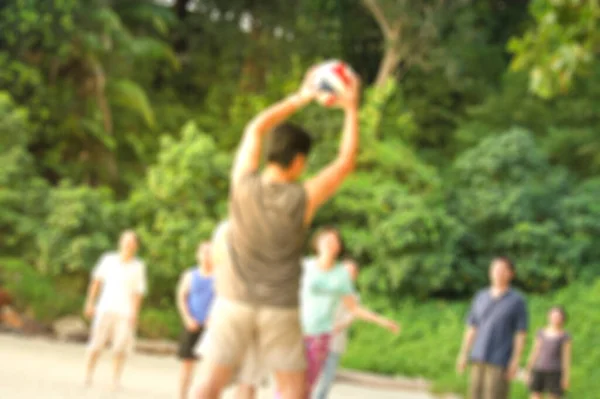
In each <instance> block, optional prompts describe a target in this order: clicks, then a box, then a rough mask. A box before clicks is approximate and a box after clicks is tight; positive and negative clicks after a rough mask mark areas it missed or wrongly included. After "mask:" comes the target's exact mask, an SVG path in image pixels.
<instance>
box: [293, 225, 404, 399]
mask: <svg viewBox="0 0 600 399" xmlns="http://www.w3.org/2000/svg"><path fill="white" fill-rule="evenodd" d="M313 246H314V249H315V251H316V256H314V257H312V258H307V259H305V260H304V262H303V267H304V274H303V277H302V281H301V288H300V314H301V323H302V330H303V334H304V346H305V349H306V360H307V362H308V367H307V376H306V379H307V392H308V395H309V397H310V395H312V391H313V387H314V385H315V384H316V382H317V379H318V378H319V375H320V373H321V370H322V368H323V364H324V363H325V360H326V359H327V356H328V354H329V346H330V340H331V334H332V333H333V327H334V320H335V313H336V311H337V309H338V307H339V306H340V304H343V306H345V307H346V308H347V309H348V311H349V312H351V313H352V314H353V316H354V317H356V318H359V319H362V320H365V321H368V322H371V323H374V324H377V325H379V326H381V327H383V328H386V329H388V330H390V331H392V332H394V333H398V331H399V329H400V327H399V326H398V324H397V323H396V322H394V321H392V320H389V319H386V318H385V317H382V316H380V315H378V314H376V313H374V312H372V311H370V310H368V309H366V308H365V307H362V306H360V305H359V303H358V300H357V297H356V295H355V288H354V283H353V280H352V276H351V273H350V271H349V269H348V268H347V267H345V266H344V265H343V264H342V263H341V262H340V261H339V260H338V259H339V258H340V256H342V255H343V252H344V243H343V241H342V237H341V235H340V233H339V231H338V230H337V229H335V228H333V227H324V228H322V229H320V230H319V231H317V233H316V234H315V236H314V238H313Z"/></svg>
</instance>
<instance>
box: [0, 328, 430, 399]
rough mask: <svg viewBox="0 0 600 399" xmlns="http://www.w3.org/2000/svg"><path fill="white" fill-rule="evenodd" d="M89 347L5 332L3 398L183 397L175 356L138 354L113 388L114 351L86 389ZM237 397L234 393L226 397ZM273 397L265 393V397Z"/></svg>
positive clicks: (362, 394) (353, 392) (412, 396)
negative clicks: (118, 388)
mask: <svg viewBox="0 0 600 399" xmlns="http://www.w3.org/2000/svg"><path fill="white" fill-rule="evenodd" d="M84 350H85V348H84V346H82V345H75V344H65V343H58V342H54V341H48V340H44V339H31V338H22V337H18V336H14V335H5V334H0V362H1V367H0V398H1V399H13V398H14V399H17V398H18V399H30V398H45V399H63V398H69V399H105V398H106V399H125V398H132V399H137V398H139V399H142V398H144V399H150V398H177V381H178V370H179V369H178V366H179V365H178V363H177V361H176V359H174V358H171V357H157V356H148V355H143V354H135V355H134V356H132V357H131V359H130V360H129V362H128V364H127V365H126V368H125V373H124V376H123V388H122V390H121V391H120V392H117V393H114V392H111V390H110V380H111V371H112V370H111V367H112V364H111V362H110V357H109V353H108V352H107V353H106V354H105V355H104V357H102V358H101V359H100V361H99V364H98V369H97V371H96V376H95V381H94V385H93V386H92V387H90V388H85V387H83V384H82V381H83V369H82V366H83V358H84ZM330 397H331V398H333V399H362V398H380V399H392V398H394V399H431V398H432V397H431V396H429V395H427V394H423V393H402V392H397V391H395V392H393V391H384V390H377V389H371V388H365V387H360V386H354V385H348V384H336V386H335V387H334V389H333V392H332V395H331V396H330ZM225 398H231V392H229V393H228V394H227V395H225ZM267 398H269V399H270V398H273V395H272V392H270V391H269V390H268V389H265V390H263V391H262V392H261V394H260V399H267Z"/></svg>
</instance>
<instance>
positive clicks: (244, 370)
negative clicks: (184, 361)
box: [194, 331, 269, 386]
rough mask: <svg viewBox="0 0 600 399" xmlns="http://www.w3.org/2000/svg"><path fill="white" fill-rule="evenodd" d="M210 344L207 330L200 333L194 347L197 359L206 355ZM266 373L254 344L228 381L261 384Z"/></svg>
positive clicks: (265, 380) (231, 382)
mask: <svg viewBox="0 0 600 399" xmlns="http://www.w3.org/2000/svg"><path fill="white" fill-rule="evenodd" d="M208 345H210V338H209V335H208V331H207V332H206V333H204V334H203V335H202V338H201V339H200V340H199V341H198V343H197V344H196V347H195V348H194V355H196V356H197V357H198V358H199V359H202V358H204V357H205V356H206V348H208ZM268 376H269V375H268V373H267V370H265V367H264V365H263V364H262V363H261V362H260V361H259V359H258V349H257V348H256V345H252V346H250V347H249V348H248V349H247V350H246V353H245V354H244V359H243V360H242V363H241V365H240V366H239V367H238V368H237V370H236V372H235V375H234V377H233V378H232V380H231V381H230V385H232V384H247V385H254V386H261V385H264V384H265V383H267V382H268Z"/></svg>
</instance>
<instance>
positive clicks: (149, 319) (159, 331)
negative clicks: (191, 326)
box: [139, 308, 182, 340]
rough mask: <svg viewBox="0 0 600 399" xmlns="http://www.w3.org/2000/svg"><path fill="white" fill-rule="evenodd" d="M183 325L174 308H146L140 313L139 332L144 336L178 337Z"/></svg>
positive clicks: (158, 337) (152, 337)
mask: <svg viewBox="0 0 600 399" xmlns="http://www.w3.org/2000/svg"><path fill="white" fill-rule="evenodd" d="M181 326H182V324H181V319H180V317H179V314H178V313H177V311H176V310H175V309H173V308H170V309H164V310H163V309H157V308H144V309H142V312H141V314H140V320H139V333H140V335H141V336H142V337H144V338H149V339H171V340H173V339H177V337H178V336H179V334H180V333H181V329H182V327H181Z"/></svg>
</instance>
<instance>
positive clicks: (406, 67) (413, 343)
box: [0, 0, 600, 398]
mask: <svg viewBox="0 0 600 399" xmlns="http://www.w3.org/2000/svg"><path fill="white" fill-rule="evenodd" d="M599 19H600V11H599V7H598V4H597V2H596V1H594V0H589V1H585V0H563V1H553V0H530V1H519V2H510V1H503V0H486V1H470V0H457V1H444V0H424V1H418V2H416V1H406V0H298V1H295V2H290V1H284V0H270V1H260V2H259V1H252V0H221V1H218V2H217V1H210V0H173V1H168V0H163V1H151V0H120V1H109V0H89V1H85V2H84V1H77V0H56V1H53V2H49V1H46V0H32V1H24V0H10V1H5V2H2V4H0V165H1V168H0V251H1V256H2V258H1V259H0V268H1V269H0V272H1V276H0V277H1V278H2V280H3V282H4V284H5V285H6V287H7V288H8V289H9V291H10V292H11V293H12V294H13V295H14V296H15V298H16V301H17V306H19V307H20V308H22V309H24V310H27V312H29V314H31V315H33V316H34V317H36V318H37V319H39V320H41V321H45V322H50V321H52V320H54V319H55V318H57V317H60V316H62V315H65V314H70V313H73V312H79V310H80V309H81V307H80V306H81V302H82V298H83V295H84V292H85V287H86V284H87V279H88V276H89V271H90V270H91V268H92V267H93V266H94V264H95V262H96V261H97V259H98V257H99V256H100V254H101V253H102V252H103V251H106V250H109V249H111V248H113V247H114V245H115V242H116V240H117V237H118V233H119V231H120V230H122V229H123V228H125V227H134V228H135V229H136V231H138V232H139V234H140V237H141V240H142V251H141V256H142V257H143V258H144V259H145V260H146V262H147V265H148V269H149V278H150V283H151V290H150V294H149V297H148V299H147V301H146V305H145V309H144V313H143V315H142V320H141V333H142V334H143V335H145V336H147V337H154V338H162V337H173V336H176V335H177V333H178V331H179V324H178V319H177V315H176V313H175V310H174V300H173V296H174V292H173V290H174V285H175V283H176V280H177V278H178V276H179V273H180V272H181V271H182V270H184V269H185V268H187V267H189V266H190V265H192V264H193V263H194V248H195V246H196V245H197V243H198V242H199V241H200V240H203V239H206V238H207V237H209V235H210V233H211V231H212V229H213V228H214V226H215V224H216V223H217V222H218V221H219V220H221V219H222V218H224V217H225V216H226V211H227V204H226V198H227V190H228V173H229V167H230V163H231V154H232V151H233V149H234V147H235V145H236V143H237V142H238V140H239V138H240V135H241V132H242V129H243V127H244V125H245V123H246V122H247V121H248V119H249V118H251V117H252V116H253V115H254V114H255V113H256V112H257V111H259V110H261V109H262V108H263V107H265V106H266V105H267V104H269V103H271V102H273V101H275V100H277V99H278V98H280V97H282V96H283V95H285V94H287V93H289V92H290V91H292V90H294V88H295V87H296V85H297V84H298V82H299V81H300V79H301V76H302V74H303V71H304V70H305V69H306V68H307V67H308V66H310V65H311V64H313V63H315V62H318V61H320V60H324V59H328V58H340V59H344V60H346V61H348V62H349V63H350V64H351V65H352V66H353V67H354V68H355V69H356V70H357V71H358V72H359V73H360V75H361V77H362V79H363V81H364V86H365V95H364V100H363V105H362V108H361V125H362V129H361V134H362V149H361V154H360V159H359V166H358V168H357V172H356V174H355V176H354V177H353V178H351V179H350V180H349V181H348V182H347V184H345V186H344V187H343V189H342V192H341V193H340V194H339V195H338V196H337V197H336V198H335V199H334V200H333V201H332V202H331V203H330V204H329V205H328V206H326V207H325V208H324V209H323V211H322V212H321V213H320V214H319V216H318V220H317V221H316V223H315V224H316V225H318V224H322V223H335V224H337V225H339V226H340V227H341V229H342V231H343V234H344V236H345V238H346V239H347V241H348V242H349V246H350V248H352V251H353V253H354V255H355V256H356V257H357V259H358V260H359V261H360V262H361V264H362V265H364V268H363V273H362V276H361V279H360V286H361V291H362V292H363V293H364V296H365V298H366V301H367V302H368V303H369V304H371V305H373V306H376V307H378V309H379V310H381V311H384V312H385V313H387V314H389V315H391V316H394V317H395V318H397V319H398V320H400V321H402V323H403V324H404V327H405V334H403V335H402V336H400V337H399V338H390V337H389V336H387V335H385V334H384V333H382V332H381V331H378V330H377V329H375V328H371V327H368V326H360V327H357V328H355V337H354V340H353V341H352V344H351V348H350V351H349V354H348V356H347V357H346V359H345V363H346V365H347V366H351V367H355V368H359V369H367V370H372V371H377V372H381V373H388V374H404V375H421V376H424V377H426V378H429V379H431V380H433V381H434V382H435V384H436V388H437V389H439V390H442V391H444V390H453V391H457V392H460V391H461V390H463V389H464V379H462V378H459V377H456V376H455V374H454V359H455V356H456V353H457V350H458V345H459V341H460V335H461V333H462V328H463V320H464V316H465V312H466V301H468V299H469V298H470V297H471V295H472V294H473V293H474V291H476V290H477V289H479V288H481V287H482V286H484V285H485V284H486V281H487V266H488V262H489V260H490V258H491V257H492V256H494V255H496V254H508V255H509V256H511V257H513V258H514V259H516V260H517V268H518V276H517V282H516V285H517V286H518V287H519V288H520V289H521V290H523V291H525V292H526V293H527V294H528V297H529V298H530V311H531V313H532V320H533V322H532V331H533V330H535V329H536V328H538V327H540V326H541V325H543V323H544V318H545V313H546V310H547V308H548V307H549V306H550V305H551V304H552V303H554V302H560V303H562V304H564V305H565V306H566V307H567V309H568V310H569V311H570V313H571V314H572V317H571V323H570V326H569V328H570V329H571V330H572V333H573V335H574V349H575V357H574V362H575V366H574V371H573V397H578V398H579V397H586V398H587V397H592V396H590V393H594V392H600V386H598V381H600V374H598V373H599V371H598V368H597V367H596V366H597V364H599V363H600V349H598V348H600V345H599V344H600V342H598V339H599V338H598V336H597V334H596V335H594V334H593V333H592V326H593V325H597V324H598V322H599V321H600V320H598V312H596V311H594V310H595V309H597V308H595V306H598V305H600V303H598V301H599V300H600V299H599V298H600V286H599V285H598V284H600V283H599V282H598V275H599V274H600V246H599V245H598V244H597V241H598V237H599V236H600V202H599V201H598V199H599V198H600V177H599V172H600V130H599V129H600V128H599V127H598V126H599V117H600V106H599V104H600V62H598V59H597V57H596V55H597V54H598V50H599V48H600V47H599V44H600V29H598V20H599ZM295 119H297V121H298V122H300V123H302V124H303V125H305V126H306V127H307V128H308V129H309V130H310V131H311V132H313V134H314V137H315V138H316V141H317V145H316V149H315V151H314V154H312V155H311V165H312V166H311V171H314V170H316V169H317V168H318V167H320V166H322V165H323V164H324V163H326V162H327V161H328V160H329V159H331V158H332V157H333V156H334V154H335V152H336V146H337V141H338V138H339V131H340V124H341V114H340V112H338V111H332V110H326V109H322V108H320V107H318V106H311V107H310V108H308V109H307V110H306V111H304V112H302V113H301V114H299V115H298V116H296V117H295ZM382 351H385V356H382V355H381V353H382ZM515 389H516V390H518V393H517V392H515V393H514V395H513V396H512V397H524V395H525V393H524V389H523V387H520V386H517V387H515Z"/></svg>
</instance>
